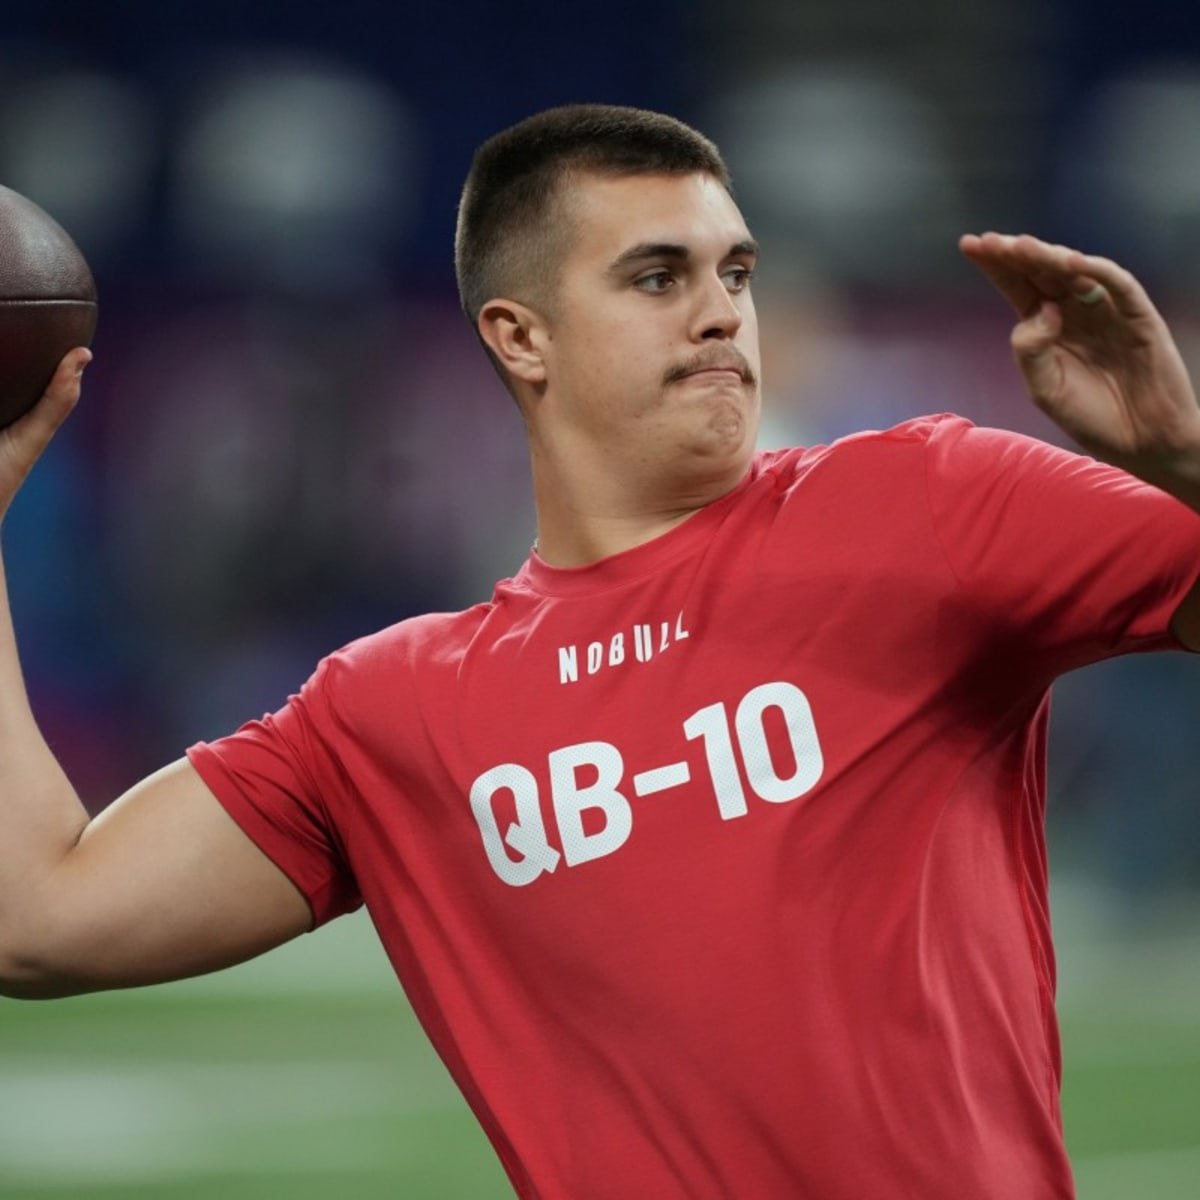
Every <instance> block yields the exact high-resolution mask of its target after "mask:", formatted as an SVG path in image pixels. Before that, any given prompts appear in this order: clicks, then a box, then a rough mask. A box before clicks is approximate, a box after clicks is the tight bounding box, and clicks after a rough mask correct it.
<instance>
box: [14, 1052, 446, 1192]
mask: <svg viewBox="0 0 1200 1200" xmlns="http://www.w3.org/2000/svg"><path fill="white" fill-rule="evenodd" d="M452 1101H453V1097H452V1096H451V1095H450V1094H449V1093H448V1091H447V1089H444V1088H443V1089H431V1090H429V1091H423V1090H421V1091H418V1090H417V1089H412V1090H409V1089H398V1088H397V1086H396V1083H395V1079H394V1076H393V1073H392V1072H391V1071H390V1070H389V1069H388V1068H387V1067H386V1066H379V1067H375V1066H367V1065H364V1064H362V1063H354V1062H338V1061H313V1062H306V1063H262V1064H241V1063H197V1062H188V1061H178V1062H168V1061H155V1062H153V1063H147V1064H141V1065H138V1066H136V1067H135V1066H125V1065H101V1064H98V1063H97V1064H95V1065H93V1066H90V1067H89V1066H87V1065H80V1064H78V1063H75V1064H68V1063H64V1062H62V1061H61V1060H41V1059H33V1060H31V1059H22V1060H21V1062H20V1064H19V1065H17V1064H15V1063H6V1064H3V1065H2V1066H0V1114H2V1116H0V1180H4V1181H6V1182H7V1181H13V1180H17V1179H19V1180H21V1181H22V1182H24V1183H27V1184H31V1185H32V1184H33V1183H35V1182H39V1183H41V1184H43V1185H47V1186H48V1185H51V1184H53V1183H56V1182H57V1183H62V1182H70V1181H72V1180H77V1181H82V1180H85V1179H86V1180H89V1181H98V1180H103V1179H106V1178H107V1179H131V1180H133V1179H145V1178H162V1177H172V1176H182V1175H187V1174H190V1173H192V1172H194V1171H195V1170H196V1169H197V1168H200V1169H204V1168H206V1167H207V1168H210V1169H211V1167H212V1166H213V1164H214V1163H217V1162H219V1163H221V1164H222V1165H223V1166H226V1167H232V1168H234V1169H236V1170H238V1171H240V1172H244V1171H259V1170H261V1171H275V1170H280V1169H284V1170H291V1169H293V1168H300V1167H305V1168H309V1169H312V1168H331V1169H335V1170H338V1171H344V1170H349V1169H354V1168H358V1169H368V1168H370V1169H374V1168H377V1167H380V1166H385V1165H387V1162H388V1158H387V1157H385V1155H386V1153H387V1152H388V1151H389V1150H394V1147H389V1146H387V1145H386V1144H385V1145H373V1146H372V1149H371V1150H370V1151H368V1150H365V1149H364V1146H363V1145H362V1144H361V1142H358V1141H357V1140H356V1144H354V1145H352V1146H341V1145H340V1144H339V1143H338V1140H337V1139H333V1138H320V1139H313V1140H306V1139H303V1138H297V1137H296V1136H294V1134H292V1135H291V1136H288V1131H289V1127H291V1126H295V1125H297V1124H304V1123H307V1122H314V1123H316V1122H327V1121H331V1120H344V1119H345V1118H347V1117H351V1118H353V1117H361V1116H368V1115H370V1114H373V1113H377V1112H386V1113H387V1114H389V1115H393V1116H394V1115H395V1114H397V1113H402V1112H405V1111H407V1112H419V1111H433V1110H437V1109H444V1108H447V1107H448V1106H449V1105H450V1103H451V1102H452ZM276 1131H278V1132H279V1133H280V1136H279V1137H278V1138H276V1137H273V1136H271V1135H272V1133H274V1132H276ZM393 1157H394V1155H393Z"/></svg>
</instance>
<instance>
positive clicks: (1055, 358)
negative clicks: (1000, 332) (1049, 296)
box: [1012, 300, 1062, 404]
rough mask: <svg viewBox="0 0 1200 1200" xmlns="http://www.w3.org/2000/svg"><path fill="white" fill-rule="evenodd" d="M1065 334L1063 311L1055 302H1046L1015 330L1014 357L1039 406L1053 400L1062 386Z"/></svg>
mask: <svg viewBox="0 0 1200 1200" xmlns="http://www.w3.org/2000/svg"><path fill="white" fill-rule="evenodd" d="M1061 332H1062V311H1061V309H1060V308H1059V307H1058V305H1057V304H1056V303H1055V302H1054V301H1053V300H1042V301H1041V303H1040V304H1039V305H1038V307H1037V308H1036V310H1035V311H1034V312H1032V313H1030V315H1029V316H1027V317H1026V318H1025V319H1024V320H1023V321H1021V322H1020V323H1019V324H1018V325H1017V326H1016V327H1015V328H1014V329H1013V331H1012V350H1013V356H1014V357H1015V358H1016V360H1017V366H1018V367H1020V369H1021V374H1022V375H1023V376H1024V378H1025V386H1026V387H1027V388H1028V389H1029V394H1030V395H1031V396H1032V397H1033V399H1034V400H1035V401H1037V402H1038V403H1039V404H1042V403H1045V402H1046V401H1048V400H1051V399H1052V398H1053V397H1054V396H1055V395H1056V394H1057V393H1058V391H1059V389H1060V388H1061V386H1062V363H1061V361H1060V359H1059V349H1058V335H1059V334H1060V333H1061Z"/></svg>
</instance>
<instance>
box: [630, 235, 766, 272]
mask: <svg viewBox="0 0 1200 1200" xmlns="http://www.w3.org/2000/svg"><path fill="white" fill-rule="evenodd" d="M757 254H758V243H757V242H756V241H755V240H754V239H753V238H747V239H746V240H745V241H741V242H734V244H733V245H732V246H730V247H729V251H728V253H727V254H726V255H725V257H726V258H745V257H747V256H756V255H757ZM691 256H692V255H691V251H690V250H689V249H688V248H687V247H686V246H683V245H680V244H679V243H678V242H638V244H637V245H636V246H630V247H629V249H628V250H623V251H622V252H621V253H620V254H618V255H617V257H616V258H615V259H613V261H612V263H611V264H610V265H609V268H608V269H609V271H610V273H613V274H616V273H617V272H619V271H621V270H622V269H624V268H625V267H628V266H630V265H632V264H634V263H638V262H642V261H644V260H646V259H653V258H674V259H678V260H680V261H681V262H686V261H687V260H688V259H689V258H691Z"/></svg>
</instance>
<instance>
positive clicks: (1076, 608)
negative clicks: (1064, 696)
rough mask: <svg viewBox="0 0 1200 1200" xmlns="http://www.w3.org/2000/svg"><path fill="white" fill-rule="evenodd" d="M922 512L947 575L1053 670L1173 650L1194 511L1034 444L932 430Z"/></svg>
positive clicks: (1192, 548) (1088, 461)
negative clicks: (1118, 656) (1173, 621)
mask: <svg viewBox="0 0 1200 1200" xmlns="http://www.w3.org/2000/svg"><path fill="white" fill-rule="evenodd" d="M926 465H927V474H926V479H927V485H928V489H929V504H930V509H931V514H932V520H933V525H934V529H935V532H936V535H937V538H938V540H939V542H940V544H941V546H942V549H943V552H944V553H945V556H946V559H947V562H948V564H949V566H950V569H951V570H952V571H953V573H954V575H955V576H956V578H957V579H958V581H959V584H960V585H961V586H962V588H963V589H964V591H965V592H966V594H967V595H968V597H969V602H970V603H971V604H972V605H973V606H975V607H976V608H977V609H978V610H980V611H986V612H987V613H988V615H989V617H990V619H991V620H992V622H993V623H994V624H995V625H997V626H1000V627H1007V628H1008V629H1010V630H1012V631H1014V632H1016V631H1019V632H1020V636H1021V638H1022V639H1023V640H1025V641H1026V644H1028V639H1030V638H1032V640H1033V646H1034V648H1035V649H1036V650H1037V651H1038V652H1039V653H1040V654H1042V655H1044V656H1046V658H1047V661H1048V664H1049V665H1050V666H1051V667H1052V669H1053V670H1054V671H1055V672H1056V673H1059V672H1061V671H1064V670H1069V669H1072V668H1074V667H1077V666H1082V665H1083V664H1085V663H1088V662H1093V661H1097V660H1100V659H1103V658H1108V657H1111V656H1112V655H1116V654H1122V653H1129V652H1133V651H1139V650H1154V649H1182V648H1183V647H1182V646H1181V644H1180V643H1179V642H1178V641H1177V640H1176V639H1175V637H1174V636H1173V635H1172V634H1171V632H1170V622H1171V618H1172V617H1173V616H1174V614H1175V610H1176V609H1177V608H1178V606H1179V604H1180V602H1181V601H1182V600H1183V598H1184V596H1185V595H1186V594H1187V593H1188V591H1189V589H1190V588H1191V587H1192V586H1193V584H1194V583H1195V581H1196V577H1197V574H1198V573H1200V516H1198V515H1197V514H1196V513H1194V512H1193V511H1192V510H1191V509H1189V508H1188V507H1187V506H1185V505H1184V504H1182V503H1180V502H1179V501H1177V500H1175V499H1174V498H1173V497H1171V496H1168V495H1167V494H1166V493H1165V492H1162V491H1160V490H1159V489H1158V488H1155V487H1152V486H1150V485H1149V484H1146V483H1143V482H1142V481H1141V480H1138V479H1136V478H1134V477H1133V476H1132V475H1129V474H1128V473H1126V472H1124V471H1121V470H1118V469H1117V468H1115V467H1110V466H1108V465H1106V464H1103V463H1100V462H1097V461H1096V460H1095V459H1092V458H1089V457H1086V456H1085V455H1082V454H1075V453H1072V452H1070V451H1067V450H1063V449H1061V448H1060V447H1057V446H1052V445H1049V444H1048V443H1045V442H1041V441H1038V440H1036V439H1034V438H1029V437H1024V436H1022V435H1019V434H1014V433H1009V432H1006V431H1002V430H997V429H986V428H981V427H977V426H975V425H972V424H971V423H970V422H969V421H966V420H963V419H962V418H958V417H943V418H940V419H938V420H937V421H935V422H934V423H933V426H932V429H931V433H930V437H929V440H928V443H927V456H926Z"/></svg>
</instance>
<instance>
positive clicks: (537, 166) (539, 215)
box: [454, 104, 731, 326]
mask: <svg viewBox="0 0 1200 1200" xmlns="http://www.w3.org/2000/svg"><path fill="white" fill-rule="evenodd" d="M573 171H580V172H584V171H587V172H596V173H599V174H602V175H615V176H621V175H641V174H671V175H683V174H691V173H693V172H703V173H705V174H708V175H712V176H714V177H715V178H716V179H717V180H719V181H720V182H721V183H722V184H723V185H724V187H725V188H726V189H731V184H730V177H729V170H728V168H727V167H726V166H725V163H724V161H723V160H722V158H721V154H720V151H719V150H718V149H717V147H716V146H715V145H714V144H713V143H712V142H711V141H709V139H708V138H706V137H705V136H704V135H703V134H702V133H699V132H698V131H697V130H695V129H692V128H691V127H690V126H689V125H685V124H684V123H683V122H682V121H680V120H677V119H676V118H675V117H668V116H666V115H664V114H663V113H656V112H649V111H647V110H645V109H640V108H625V107H621V106H617V105H610V104H566V105H562V106H560V107H558V108H551V109H547V110H546V111H544V112H540V113H536V114H535V115H533V116H531V117H527V118H526V119H525V120H523V121H520V122H518V123H517V124H516V125H513V126H511V127H510V128H508V129H505V130H503V131H502V132H500V133H497V134H496V135H495V136H493V137H491V138H489V139H488V140H487V141H486V142H484V143H483V145H482V146H480V147H479V149H478V150H477V151H476V153H475V158H474V161H473V162H472V164H471V170H470V172H469V173H468V175H467V180H466V183H465V185H464V186H463V192H462V199H461V201H460V203H459V208H458V229H457V232H456V234H455V239H454V265H455V271H456V274H457V277H458V294H459V299H460V300H461V302H462V307H463V311H464V312H465V313H466V315H467V319H468V320H469V321H470V322H471V324H472V325H475V326H477V325H478V321H479V313H480V311H481V310H482V308H483V306H484V305H485V304H486V303H487V302H488V301H489V300H492V299H494V298H496V297H497V296H505V297H508V298H510V299H513V300H523V301H525V302H527V303H532V302H533V300H534V299H535V298H536V299H540V300H543V301H544V300H545V299H546V295H545V288H546V285H547V282H548V281H552V280H553V279H554V278H555V277H556V272H557V268H558V265H559V262H560V261H561V257H562V254H563V251H564V250H565V246H566V240H567V236H568V234H569V224H568V222H566V221H563V220H554V219H552V217H553V216H554V213H553V209H554V205H555V203H556V202H557V201H558V199H559V197H560V190H561V188H560V185H561V184H562V181H563V179H564V178H565V177H566V176H567V175H568V174H569V173H571V172H573Z"/></svg>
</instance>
